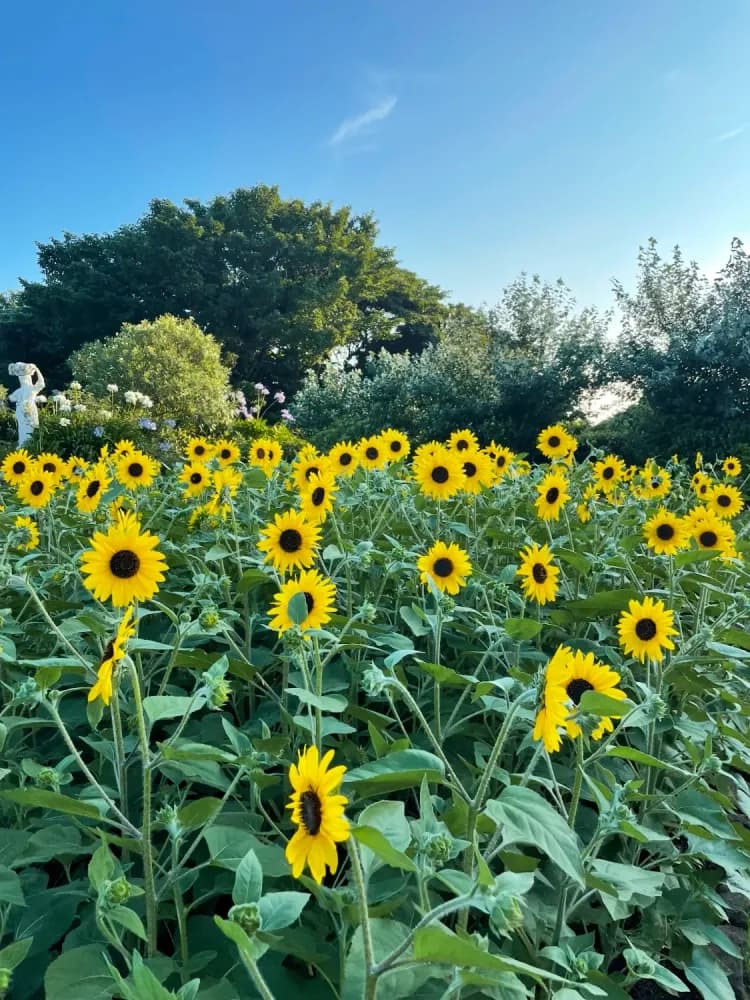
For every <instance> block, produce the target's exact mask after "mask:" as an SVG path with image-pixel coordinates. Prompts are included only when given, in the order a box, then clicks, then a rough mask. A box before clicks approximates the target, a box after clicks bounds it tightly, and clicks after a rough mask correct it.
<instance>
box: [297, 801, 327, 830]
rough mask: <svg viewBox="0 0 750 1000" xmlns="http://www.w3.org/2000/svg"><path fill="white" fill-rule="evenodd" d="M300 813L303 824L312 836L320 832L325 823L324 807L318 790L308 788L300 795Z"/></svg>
mask: <svg viewBox="0 0 750 1000" xmlns="http://www.w3.org/2000/svg"><path fill="white" fill-rule="evenodd" d="M300 813H301V815H302V825H303V826H304V828H305V830H307V832H308V833H309V834H310V836H311V837H314V836H315V835H316V834H317V833H319V832H320V827H321V825H322V823H323V809H322V806H321V803H320V799H319V798H318V795H317V793H316V792H313V791H312V790H311V789H308V790H307V791H306V792H303V793H302V795H300Z"/></svg>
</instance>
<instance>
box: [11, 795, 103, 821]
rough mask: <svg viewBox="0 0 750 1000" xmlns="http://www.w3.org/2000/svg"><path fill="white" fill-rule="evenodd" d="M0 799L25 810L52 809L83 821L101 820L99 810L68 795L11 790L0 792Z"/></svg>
mask: <svg viewBox="0 0 750 1000" xmlns="http://www.w3.org/2000/svg"><path fill="white" fill-rule="evenodd" d="M0 799H4V800H5V801H6V802H15V803H16V804H17V805H19V806H24V807H25V808H26V809H37V808H39V809H53V810H54V811H55V812H61V813H66V814H67V815H68V816H82V817H84V818H85V819H101V818H102V814H101V813H100V812H99V810H98V809H97V808H96V807H95V806H92V805H89V803H88V802H81V801H80V800H79V799H73V798H71V797H70V796H69V795H60V793H59V792H49V791H47V790H46V789H44V788H11V789H9V790H8V791H6V792H0Z"/></svg>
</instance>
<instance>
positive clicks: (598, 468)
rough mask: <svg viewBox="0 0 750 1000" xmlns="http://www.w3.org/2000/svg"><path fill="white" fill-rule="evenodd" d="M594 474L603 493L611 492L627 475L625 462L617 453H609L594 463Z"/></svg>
mask: <svg viewBox="0 0 750 1000" xmlns="http://www.w3.org/2000/svg"><path fill="white" fill-rule="evenodd" d="M594 476H595V477H596V485H597V487H598V488H599V489H600V490H601V491H602V493H605V494H606V493H611V492H612V491H613V490H614V488H615V487H616V486H617V484H618V483H619V482H620V481H621V480H623V479H624V477H625V463H624V462H623V460H622V459H621V458H618V457H617V455H607V456H606V457H605V458H602V459H600V460H599V461H598V462H595V463H594Z"/></svg>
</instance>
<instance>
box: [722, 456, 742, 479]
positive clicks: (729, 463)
mask: <svg viewBox="0 0 750 1000" xmlns="http://www.w3.org/2000/svg"><path fill="white" fill-rule="evenodd" d="M721 471H722V472H723V473H724V475H725V476H729V477H730V478H731V479H734V478H735V477H736V476H739V475H740V474H741V472H742V462H740V460H739V458H737V456H736V455H728V456H727V457H726V458H725V459H724V461H723V462H722V463H721Z"/></svg>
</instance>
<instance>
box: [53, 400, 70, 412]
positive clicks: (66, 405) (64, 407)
mask: <svg viewBox="0 0 750 1000" xmlns="http://www.w3.org/2000/svg"><path fill="white" fill-rule="evenodd" d="M57 405H58V406H59V407H60V412H61V413H70V411H71V409H72V407H71V405H70V400H69V399H66V398H65V396H58V398H57Z"/></svg>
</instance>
